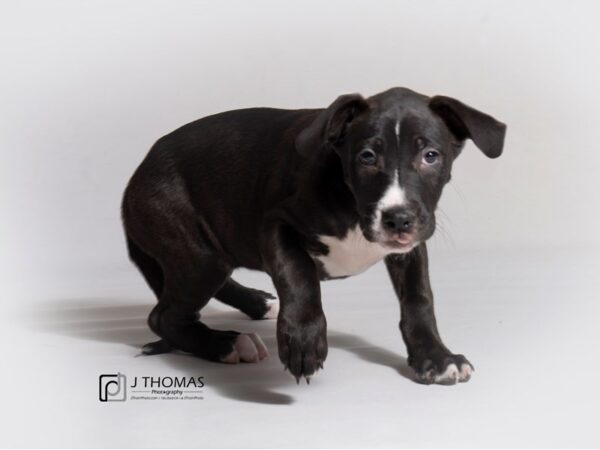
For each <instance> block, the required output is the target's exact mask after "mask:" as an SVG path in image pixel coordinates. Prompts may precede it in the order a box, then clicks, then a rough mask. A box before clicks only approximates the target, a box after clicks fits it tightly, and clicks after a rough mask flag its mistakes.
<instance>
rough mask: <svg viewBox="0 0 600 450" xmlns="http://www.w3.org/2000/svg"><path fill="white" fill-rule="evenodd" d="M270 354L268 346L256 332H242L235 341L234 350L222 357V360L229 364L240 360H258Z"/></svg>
mask: <svg viewBox="0 0 600 450" xmlns="http://www.w3.org/2000/svg"><path fill="white" fill-rule="evenodd" d="M267 356H269V352H268V351H267V347H266V346H265V344H264V343H263V341H262V340H261V339H260V337H258V336H257V335H256V333H248V334H240V335H239V336H238V337H237V339H236V340H235V343H234V344H233V350H232V352H231V353H229V354H228V355H227V356H225V357H224V358H222V359H221V361H222V362H224V363H228V364H237V363H239V362H253V363H254V362H258V361H260V360H261V359H265V358H266V357H267Z"/></svg>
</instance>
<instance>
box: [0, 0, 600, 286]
mask: <svg viewBox="0 0 600 450" xmlns="http://www.w3.org/2000/svg"><path fill="white" fill-rule="evenodd" d="M2 5H3V8H2V9H3V13H2V14H1V15H0V46H1V52H2V80H3V81H2V86H1V87H0V89H2V101H1V105H2V106H1V107H0V114H1V115H0V149H1V151H2V166H1V170H2V177H1V182H2V188H1V191H0V193H1V195H2V205H3V210H4V211H5V213H4V214H3V215H4V217H5V218H4V220H3V221H2V225H3V228H4V230H5V231H3V232H2V239H3V244H2V245H3V247H4V251H3V252H2V256H3V259H5V260H7V262H8V264H9V269H14V270H15V273H17V274H23V273H24V271H25V272H27V273H29V274H32V273H33V274H35V275H36V276H37V275H50V276H51V277H52V278H53V279H55V278H56V277H57V276H58V277H63V276H68V273H69V271H70V270H72V269H73V268H74V267H81V266H82V264H86V265H88V264H89V265H91V266H93V265H95V264H98V263H99V262H103V263H106V264H115V263H120V262H122V261H123V259H124V251H123V239H122V236H121V230H120V224H119V201H120V195H121V193H122V190H123V188H124V185H125V183H126V182H127V179H128V177H129V176H130V175H131V173H132V171H133V170H134V168H135V167H136V165H137V164H138V163H139V162H140V161H141V159H142V158H143V156H144V155H145V153H146V151H147V150H148V148H149V147H150V146H151V144H152V143H153V142H154V141H155V140H156V139H157V138H158V137H160V136H161V135H163V134H165V133H167V132H169V131H171V130H172V129H174V128H176V127H178V126H180V125H182V124H184V123H187V122H189V121H191V120H194V119H196V118H199V117H202V116H203V115H208V114H211V113H215V112H219V111H223V110H227V109H234V108H241V107H249V106H274V107H282V108H302V107H321V106H326V105H328V104H329V102H331V101H332V100H333V99H334V98H335V97H336V96H337V95H339V94H341V93H347V92H361V93H363V94H365V95H371V94H374V93H376V92H379V91H381V90H384V89H387V88H389V87H391V86H406V87H410V88H412V89H414V90H417V91H419V92H422V93H425V94H429V95H433V94H446V95H451V96H455V97H457V98H459V99H461V100H463V101H464V102H467V103H469V104H471V105H473V106H475V107H477V108H480V109H481V110H483V111H486V112H488V113H490V114H492V115H494V116H496V117H497V118H498V119H500V120H502V121H504V122H506V123H507V124H508V135H507V141H506V150H505V155H504V156H502V157H501V159H499V160H496V161H491V160H487V159H486V158H485V157H484V156H483V155H482V154H480V153H479V152H478V151H477V150H476V149H475V147H473V146H472V145H469V147H468V148H466V149H465V151H464V153H463V155H462V156H461V158H460V160H459V161H458V163H457V164H456V166H455V173H454V177H453V182H452V184H451V185H450V186H448V187H447V189H446V192H445V195H444V197H443V201H442V204H441V207H442V210H443V211H444V212H445V213H446V214H447V216H448V217H442V219H441V220H442V222H443V225H444V228H445V229H446V231H447V234H448V235H449V236H448V237H445V238H444V237H438V241H441V243H440V245H439V247H440V248H441V249H447V248H450V249H455V248H463V249H464V248H466V247H470V248H481V247H490V246H492V247H496V246H543V247H554V246H559V245H564V244H567V245H569V246H578V245H587V246H589V245H597V244H598V243H599V242H600V238H599V237H598V233H597V232H596V230H598V229H599V228H600V214H599V213H598V207H597V200H596V199H595V195H596V194H597V193H598V192H599V187H600V177H598V176H597V173H596V172H597V167H598V165H599V163H600V152H598V151H597V142H598V141H599V140H600V127H598V125H597V120H598V117H600V89H598V87H597V79H598V64H599V62H598V58H597V57H596V56H597V55H598V54H600V33H599V32H598V27H597V26H596V18H597V14H596V13H598V12H600V11H599V9H598V8H597V6H595V4H594V3H593V2H590V3H583V2H579V3H578V2H563V3H556V2H527V3H523V2H512V3H511V2H505V1H502V2H478V1H472V2H469V1H466V2H464V1H463V2H443V1H440V2H435V1H434V2H424V3H419V5H416V4H415V3H414V2H401V1H396V2H386V1H381V2H356V1H350V2H348V1H344V2H336V1H332V2H320V1H319V2H279V1H273V2H268V1H261V2H244V1H240V2H230V1H225V2H198V1H196V2H185V1H184V2H166V1H163V2H147V1H146V2H61V1H51V2H39V3H35V2H34V3H31V2H21V1H19V2H3V3H2Z"/></svg>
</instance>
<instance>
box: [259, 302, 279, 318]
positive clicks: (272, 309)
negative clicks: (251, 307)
mask: <svg viewBox="0 0 600 450" xmlns="http://www.w3.org/2000/svg"><path fill="white" fill-rule="evenodd" d="M267 306H268V308H269V309H268V310H267V312H266V313H265V315H264V316H263V319H277V316H278V315H279V300H269V301H267Z"/></svg>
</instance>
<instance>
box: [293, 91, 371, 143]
mask: <svg viewBox="0 0 600 450" xmlns="http://www.w3.org/2000/svg"><path fill="white" fill-rule="evenodd" d="M368 107H369V106H368V105H367V102H366V101H365V99H364V98H363V97H362V96H361V95H360V94H346V95H341V96H339V97H338V98H337V99H336V100H335V101H334V102H333V103H332V104H331V105H330V106H329V108H327V109H324V110H323V111H321V112H320V113H319V114H318V115H317V117H316V118H315V119H314V120H313V121H312V122H311V123H310V124H309V125H308V126H307V127H306V128H305V129H303V130H302V131H301V132H300V133H299V134H298V136H297V137H296V149H297V150H298V152H300V153H302V154H308V153H309V152H310V151H311V150H316V149H319V148H321V147H322V146H323V145H336V144H337V143H339V142H340V141H341V140H342V139H343V137H344V135H345V133H346V130H347V128H348V125H350V123H352V121H353V120H354V119H355V118H356V117H357V116H358V115H359V114H360V113H362V112H363V111H365V110H366V109H368Z"/></svg>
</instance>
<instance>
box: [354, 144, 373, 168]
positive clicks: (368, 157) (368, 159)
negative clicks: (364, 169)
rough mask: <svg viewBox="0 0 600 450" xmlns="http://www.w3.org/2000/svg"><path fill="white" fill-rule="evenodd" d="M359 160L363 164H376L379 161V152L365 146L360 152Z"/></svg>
mask: <svg viewBox="0 0 600 450" xmlns="http://www.w3.org/2000/svg"><path fill="white" fill-rule="evenodd" d="M358 161H359V162H360V163H361V164H362V165H363V166H374V165H375V164H376V163H377V154H376V153H375V152H374V151H373V150H371V149H370V148H365V149H364V150H361V151H360V153H359V154H358Z"/></svg>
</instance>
